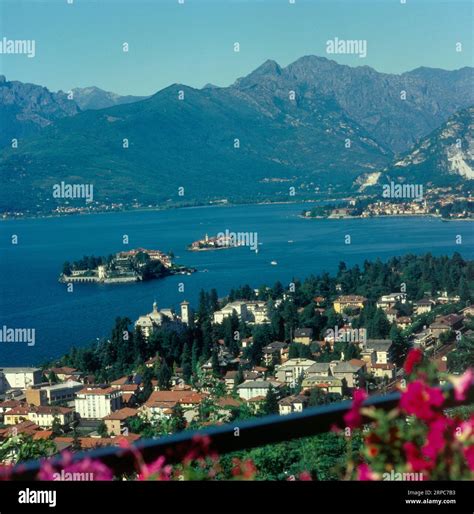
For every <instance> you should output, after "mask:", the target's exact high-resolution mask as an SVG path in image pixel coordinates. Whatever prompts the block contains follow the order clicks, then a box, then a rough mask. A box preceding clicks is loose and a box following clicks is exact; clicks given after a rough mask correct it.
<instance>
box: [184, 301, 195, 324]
mask: <svg viewBox="0 0 474 514" xmlns="http://www.w3.org/2000/svg"><path fill="white" fill-rule="evenodd" d="M181 321H182V322H183V323H184V324H186V325H192V322H193V316H192V312H191V308H190V307H189V302H187V301H186V300H184V302H181Z"/></svg>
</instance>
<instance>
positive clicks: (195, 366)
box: [191, 340, 199, 373]
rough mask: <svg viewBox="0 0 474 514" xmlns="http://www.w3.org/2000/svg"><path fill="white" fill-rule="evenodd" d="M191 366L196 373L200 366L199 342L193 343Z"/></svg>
mask: <svg viewBox="0 0 474 514" xmlns="http://www.w3.org/2000/svg"><path fill="white" fill-rule="evenodd" d="M191 365H192V368H193V373H196V371H197V369H198V366H199V342H198V341H197V340H195V341H193V348H192V351H191Z"/></svg>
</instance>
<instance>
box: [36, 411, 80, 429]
mask: <svg viewBox="0 0 474 514" xmlns="http://www.w3.org/2000/svg"><path fill="white" fill-rule="evenodd" d="M55 418H56V419H57V420H58V421H59V423H60V425H61V426H62V427H65V426H68V425H69V424H70V423H72V422H73V421H74V411H73V410H72V409H69V408H67V407H43V406H42V407H34V408H32V409H31V410H30V412H29V414H28V419H29V420H30V421H32V422H33V423H35V424H36V425H38V426H39V427H41V428H51V427H52V426H53V423H54V420H55Z"/></svg>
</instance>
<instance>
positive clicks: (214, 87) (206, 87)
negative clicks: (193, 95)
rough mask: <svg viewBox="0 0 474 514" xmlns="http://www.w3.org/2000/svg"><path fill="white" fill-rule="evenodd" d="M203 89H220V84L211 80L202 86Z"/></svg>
mask: <svg viewBox="0 0 474 514" xmlns="http://www.w3.org/2000/svg"><path fill="white" fill-rule="evenodd" d="M202 89H219V86H216V85H215V84H211V82H208V83H207V84H205V85H204V86H202Z"/></svg>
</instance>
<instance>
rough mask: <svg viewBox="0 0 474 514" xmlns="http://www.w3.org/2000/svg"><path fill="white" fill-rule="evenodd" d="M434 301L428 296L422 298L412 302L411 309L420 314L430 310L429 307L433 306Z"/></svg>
mask: <svg viewBox="0 0 474 514" xmlns="http://www.w3.org/2000/svg"><path fill="white" fill-rule="evenodd" d="M434 305H435V302H434V301H433V300H431V299H430V298H422V299H421V300H418V301H417V302H415V303H414V304H413V310H414V312H415V314H416V315H417V316H419V315H420V314H425V313H427V312H431V309H432V308H433V307H434Z"/></svg>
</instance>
